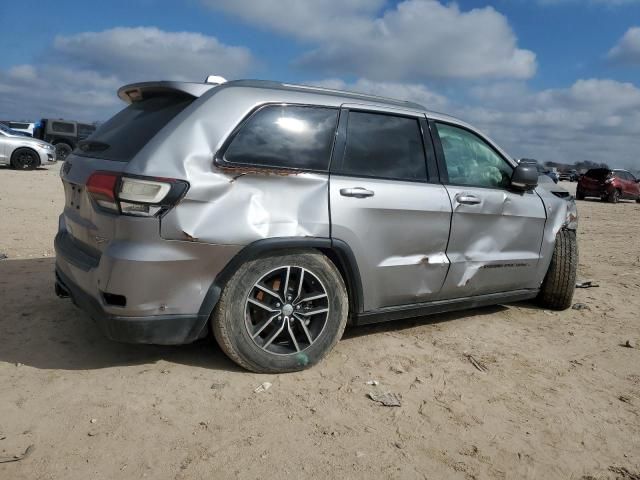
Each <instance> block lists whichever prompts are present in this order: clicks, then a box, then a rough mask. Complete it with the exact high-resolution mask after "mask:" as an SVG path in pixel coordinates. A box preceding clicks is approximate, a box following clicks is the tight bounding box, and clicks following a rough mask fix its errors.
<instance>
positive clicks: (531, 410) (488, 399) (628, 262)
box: [0, 168, 640, 480]
mask: <svg viewBox="0 0 640 480" xmlns="http://www.w3.org/2000/svg"><path fill="white" fill-rule="evenodd" d="M57 170H58V169H57V168H53V169H51V170H50V171H42V170H39V171H34V172H14V171H11V170H7V169H0V218H1V221H0V252H3V253H6V254H7V255H8V256H9V259H7V260H2V261H0V291H1V293H0V310H1V312H2V315H0V457H3V458H2V459H6V457H12V456H13V455H16V454H20V453H22V452H24V451H25V449H27V447H28V446H30V445H33V446H34V447H33V449H32V450H31V451H30V452H29V453H30V454H29V455H28V456H27V458H25V459H23V460H21V461H17V462H13V463H2V464H0V478H1V479H35V478H38V479H40V478H41V479H53V478H59V479H83V480H84V479H88V478H95V479H111V478H141V477H146V478H153V479H165V478H166V479H174V478H175V479H181V478H216V479H222V478H247V479H253V478H266V477H276V478H330V477H331V478H367V479H372V478H419V479H425V478H429V479H438V478H447V479H502V478H516V479H525V478H527V479H528V478H531V479H555V478H557V479H605V478H606V479H613V478H621V479H625V480H629V479H638V478H640V477H638V475H640V416H639V415H640V349H638V348H637V344H638V342H640V321H639V320H638V310H639V308H640V242H639V241H638V234H639V233H640V205H637V204H635V203H632V202H625V203H622V204H619V205H609V204H603V203H600V202H597V201H585V202H580V203H579V208H580V213H581V226H580V235H579V239H580V249H581V252H580V253H581V262H580V272H579V277H580V279H583V280H594V281H596V282H598V283H599V284H600V287H599V288H592V289H588V290H586V289H585V290H578V291H577V293H576V297H575V301H576V302H582V303H585V304H586V305H587V306H588V307H589V309H588V310H582V311H577V310H569V311H566V312H561V313H552V312H549V311H543V310H540V309H537V308H536V307H535V306H533V305H530V304H520V305H517V306H509V307H491V308H484V309H477V310H473V311H468V312H464V313H457V314H450V315H440V316H437V317H434V318H425V319H420V320H416V321H403V322H397V323H392V324H385V325H378V326H374V327H366V328H351V329H349V330H348V331H347V333H346V334H345V337H344V339H343V340H342V341H341V342H340V343H339V344H338V346H337V347H336V349H335V350H334V351H333V352H332V353H331V354H330V356H329V357H328V358H327V359H326V361H324V362H323V363H322V364H320V365H319V366H317V367H316V368H313V369H311V370H309V371H305V372H302V373H296V374H288V375H280V376H278V375H256V374H252V373H247V372H245V371H241V370H240V369H238V368H237V367H236V366H235V365H234V364H233V363H231V362H230V361H229V360H227V359H226V358H225V357H224V355H223V354H222V353H221V352H220V350H219V349H218V348H217V346H216V345H215V344H214V343H213V342H207V341H203V342H201V343H198V344H195V345H189V346H184V347H157V346H132V345H121V344H117V343H113V342H110V341H108V340H106V339H104V338H103V337H102V336H101V334H100V333H99V332H98V331H97V330H96V328H94V326H93V325H92V323H91V321H90V320H88V319H87V318H86V316H85V315H84V314H83V313H82V312H80V311H79V310H77V309H76V308H75V307H73V306H72V304H71V303H70V302H69V301H66V300H60V299H58V298H56V297H55V295H54V294H53V265H54V259H53V258H52V239H53V236H54V234H55V230H56V227H57V215H58V213H59V211H60V210H61V208H62V194H61V185H60V181H59V179H58V177H57V174H58V172H57ZM564 185H565V186H568V185H569V184H564ZM627 340H630V341H631V342H632V344H633V343H635V344H636V348H625V347H623V346H621V344H624V343H625V342H626V341H627ZM465 352H467V353H468V354H472V355H473V356H474V357H475V358H476V359H477V360H478V361H479V362H481V363H482V364H484V365H485V366H486V368H487V372H486V373H482V372H480V371H478V370H477V369H476V368H474V366H473V365H472V364H471V363H470V362H469V360H468V358H467V357H466V356H465ZM372 379H375V380H378V381H379V382H380V385H379V386H377V387H374V386H369V385H367V384H366V382H367V381H368V380H372ZM263 382H270V383H272V384H273V386H272V387H271V388H270V389H269V390H267V391H266V392H263V393H254V389H256V387H258V386H259V385H260V384H261V383H263ZM374 390H379V391H383V392H386V391H389V392H394V393H397V394H399V395H401V397H402V406H401V407H399V408H388V407H383V406H380V405H378V404H376V403H374V402H372V401H371V400H369V399H368V398H367V393H368V392H371V391H374ZM2 459H0V460H2ZM634 475H635V476H634Z"/></svg>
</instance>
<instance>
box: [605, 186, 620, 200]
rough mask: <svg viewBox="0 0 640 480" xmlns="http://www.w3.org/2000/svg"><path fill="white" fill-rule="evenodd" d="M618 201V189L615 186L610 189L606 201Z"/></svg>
mask: <svg viewBox="0 0 640 480" xmlns="http://www.w3.org/2000/svg"><path fill="white" fill-rule="evenodd" d="M619 201H620V190H618V189H617V188H616V189H614V190H612V191H611V193H609V195H607V202H609V203H618V202H619Z"/></svg>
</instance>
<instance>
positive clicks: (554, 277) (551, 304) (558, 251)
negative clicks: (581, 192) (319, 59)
mask: <svg viewBox="0 0 640 480" xmlns="http://www.w3.org/2000/svg"><path fill="white" fill-rule="evenodd" d="M577 271H578V241H577V238H576V232H575V231H573V230H561V231H560V232H559V233H558V235H557V236H556V244H555V247H554V249H553V257H552V258H551V264H550V265H549V270H547V275H546V276H545V278H544V281H543V282H542V288H541V289H540V293H539V294H538V303H539V304H540V306H542V307H544V308H549V309H552V310H566V309H567V308H569V307H570V306H571V303H572V301H573V292H574V290H575V288H576V273H577Z"/></svg>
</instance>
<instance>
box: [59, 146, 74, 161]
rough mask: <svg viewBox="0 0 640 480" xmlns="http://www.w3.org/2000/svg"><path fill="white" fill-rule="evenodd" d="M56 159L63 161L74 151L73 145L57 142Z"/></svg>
mask: <svg viewBox="0 0 640 480" xmlns="http://www.w3.org/2000/svg"><path fill="white" fill-rule="evenodd" d="M55 147H56V160H58V161H63V160H65V159H66V158H67V156H68V155H69V154H70V153H71V152H72V151H73V148H72V147H71V145H69V144H68V143H65V142H59V143H56V145H55Z"/></svg>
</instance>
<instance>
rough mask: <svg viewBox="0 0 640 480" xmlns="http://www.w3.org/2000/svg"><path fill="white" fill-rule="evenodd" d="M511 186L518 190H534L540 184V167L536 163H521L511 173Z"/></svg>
mask: <svg viewBox="0 0 640 480" xmlns="http://www.w3.org/2000/svg"><path fill="white" fill-rule="evenodd" d="M511 186H512V187H513V188H515V189H516V190H521V191H523V192H524V191H527V190H533V189H534V188H536V187H537V186H538V169H537V168H536V164H535V163H525V162H522V163H520V164H519V165H518V166H517V167H516V168H515V170H514V171H513V175H511Z"/></svg>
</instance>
